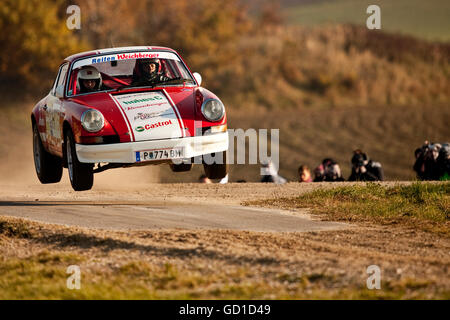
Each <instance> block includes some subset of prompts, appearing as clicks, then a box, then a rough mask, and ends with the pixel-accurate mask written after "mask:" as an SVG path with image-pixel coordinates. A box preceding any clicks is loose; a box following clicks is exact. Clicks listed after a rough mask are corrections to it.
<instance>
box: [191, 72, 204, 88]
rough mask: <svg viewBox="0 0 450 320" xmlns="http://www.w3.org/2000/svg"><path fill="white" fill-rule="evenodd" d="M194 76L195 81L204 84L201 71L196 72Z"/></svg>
mask: <svg viewBox="0 0 450 320" xmlns="http://www.w3.org/2000/svg"><path fill="white" fill-rule="evenodd" d="M193 76H194V78H195V81H197V83H198V85H199V86H201V85H202V76H201V75H200V73H198V72H194V73H193Z"/></svg>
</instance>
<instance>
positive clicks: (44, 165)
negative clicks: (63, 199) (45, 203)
mask: <svg viewBox="0 0 450 320" xmlns="http://www.w3.org/2000/svg"><path fill="white" fill-rule="evenodd" d="M33 156H34V167H35V169H36V174H37V176H38V178H39V181H40V182H41V183H43V184H47V183H57V182H59V181H61V177H62V172H63V165H62V159H61V158H58V157H57V156H54V155H52V154H50V153H48V152H47V151H46V150H45V149H44V146H43V145H42V141H41V137H40V135H39V131H38V128H37V125H36V124H35V125H33Z"/></svg>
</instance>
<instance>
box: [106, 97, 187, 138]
mask: <svg viewBox="0 0 450 320" xmlns="http://www.w3.org/2000/svg"><path fill="white" fill-rule="evenodd" d="M111 98H112V99H113V100H114V102H115V103H116V105H117V107H118V108H119V109H120V112H121V113H122V115H123V117H124V118H125V121H126V122H127V126H128V129H129V131H130V133H131V135H132V139H133V141H145V140H158V139H170V138H180V137H183V129H182V128H183V127H182V125H181V119H180V118H179V113H178V110H176V106H175V105H173V104H172V103H171V101H169V100H168V99H167V97H166V95H165V93H164V92H161V91H152V92H141V93H132V94H125V95H117V96H113V95H111Z"/></svg>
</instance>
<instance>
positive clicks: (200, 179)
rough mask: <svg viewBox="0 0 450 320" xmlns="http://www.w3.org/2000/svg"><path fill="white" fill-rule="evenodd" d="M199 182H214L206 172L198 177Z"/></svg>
mask: <svg viewBox="0 0 450 320" xmlns="http://www.w3.org/2000/svg"><path fill="white" fill-rule="evenodd" d="M198 182H200V183H207V184H209V183H212V181H211V180H210V179H209V178H208V177H207V176H206V175H204V174H202V175H201V176H200V177H199V178H198Z"/></svg>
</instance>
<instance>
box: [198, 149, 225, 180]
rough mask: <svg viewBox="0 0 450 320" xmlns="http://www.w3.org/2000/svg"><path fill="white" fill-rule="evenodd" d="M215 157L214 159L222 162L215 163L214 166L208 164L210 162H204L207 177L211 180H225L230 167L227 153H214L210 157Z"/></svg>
mask: <svg viewBox="0 0 450 320" xmlns="http://www.w3.org/2000/svg"><path fill="white" fill-rule="evenodd" d="M208 156H210V157H213V158H214V159H218V160H220V161H217V162H214V163H212V164H208V162H209V161H204V162H203V167H204V169H205V175H206V176H207V177H208V178H209V179H223V178H225V177H226V175H227V173H228V165H227V153H226V151H223V152H219V153H215V154H214V153H213V154H211V155H208Z"/></svg>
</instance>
